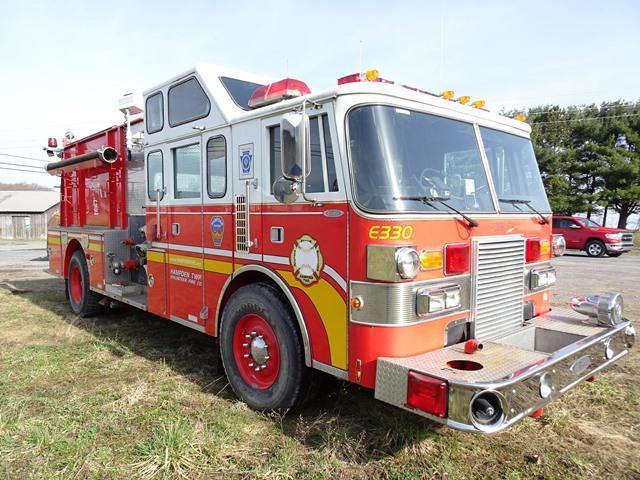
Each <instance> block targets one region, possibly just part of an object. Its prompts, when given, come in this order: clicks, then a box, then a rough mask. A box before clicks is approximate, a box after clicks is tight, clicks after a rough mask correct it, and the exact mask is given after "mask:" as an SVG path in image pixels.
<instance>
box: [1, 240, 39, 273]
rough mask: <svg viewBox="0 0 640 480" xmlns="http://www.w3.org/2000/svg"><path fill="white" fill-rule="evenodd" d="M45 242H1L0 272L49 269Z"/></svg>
mask: <svg viewBox="0 0 640 480" xmlns="http://www.w3.org/2000/svg"><path fill="white" fill-rule="evenodd" d="M46 247H47V245H46V242H45V241H44V240H39V241H24V242H19V241H18V242H5V241H2V242H0V270H17V269H20V270H30V271H32V270H43V269H45V268H48V266H49V262H48V260H47V248H46Z"/></svg>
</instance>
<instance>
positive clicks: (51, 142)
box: [47, 137, 58, 148]
mask: <svg viewBox="0 0 640 480" xmlns="http://www.w3.org/2000/svg"><path fill="white" fill-rule="evenodd" d="M47 147H49V148H58V140H56V137H49V139H48V140H47Z"/></svg>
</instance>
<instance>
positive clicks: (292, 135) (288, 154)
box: [274, 113, 310, 193]
mask: <svg viewBox="0 0 640 480" xmlns="http://www.w3.org/2000/svg"><path fill="white" fill-rule="evenodd" d="M308 132H309V117H308V116H307V115H305V114H302V113H288V114H286V115H285V116H284V117H282V120H281V121H280V148H281V150H282V175H283V176H284V178H286V179H288V180H295V181H296V182H299V181H301V180H302V179H303V178H304V177H305V176H306V175H308V174H309V172H308V171H307V168H306V160H307V158H309V157H310V151H309V141H308V140H307V137H308ZM274 193H275V189H274Z"/></svg>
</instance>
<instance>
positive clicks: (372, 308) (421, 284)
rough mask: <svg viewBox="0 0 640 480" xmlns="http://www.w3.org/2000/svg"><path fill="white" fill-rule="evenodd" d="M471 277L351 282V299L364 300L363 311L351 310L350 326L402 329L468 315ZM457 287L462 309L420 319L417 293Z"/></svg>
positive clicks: (445, 311) (437, 313)
mask: <svg viewBox="0 0 640 480" xmlns="http://www.w3.org/2000/svg"><path fill="white" fill-rule="evenodd" d="M470 283H471V276H470V275H468V274H467V275H457V276H453V277H446V278H436V279H431V280H422V281H418V282H402V283H378V282H359V281H351V282H350V283H349V285H350V288H351V298H354V297H361V298H362V307H361V308H360V309H357V310H356V309H353V308H350V309H349V322H351V323H357V324H361V325H371V326H378V327H403V326H408V325H415V324H418V323H425V322H430V321H433V320H437V319H440V318H444V317H451V316H455V315H460V316H465V315H468V314H469V300H470ZM445 284H447V285H451V284H457V285H460V287H461V292H460V307H459V308H457V309H450V310H444V311H442V312H436V313H433V314H430V315H427V316H423V317H420V316H419V315H418V312H417V309H416V298H417V297H416V293H417V291H418V290H420V289H422V288H425V287H437V286H438V285H445Z"/></svg>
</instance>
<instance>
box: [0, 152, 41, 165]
mask: <svg viewBox="0 0 640 480" xmlns="http://www.w3.org/2000/svg"><path fill="white" fill-rule="evenodd" d="M0 155H2V156H4V157H12V158H22V159H24V160H35V161H36V162H44V163H49V160H44V159H42V158H35V157H23V156H22V155H11V154H10V153H3V152H0Z"/></svg>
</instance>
